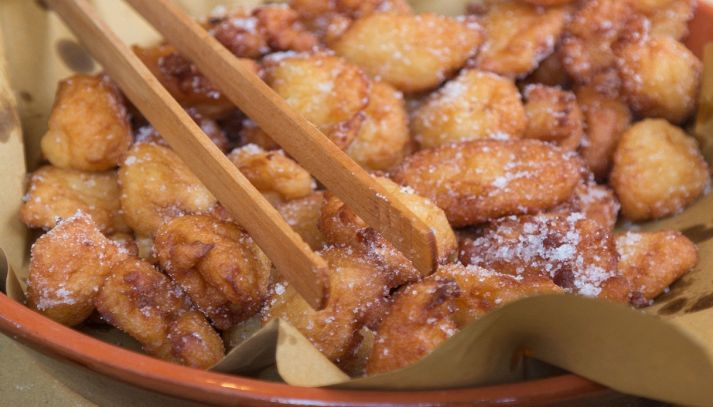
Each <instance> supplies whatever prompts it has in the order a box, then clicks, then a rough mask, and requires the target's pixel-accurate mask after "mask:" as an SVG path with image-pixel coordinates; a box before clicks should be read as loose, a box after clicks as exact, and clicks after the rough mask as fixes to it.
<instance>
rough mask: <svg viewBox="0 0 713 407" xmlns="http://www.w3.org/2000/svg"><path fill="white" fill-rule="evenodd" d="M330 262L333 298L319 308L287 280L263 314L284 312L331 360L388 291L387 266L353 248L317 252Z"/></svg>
mask: <svg viewBox="0 0 713 407" xmlns="http://www.w3.org/2000/svg"><path fill="white" fill-rule="evenodd" d="M319 254H320V255H321V256H322V257H323V258H324V259H325V260H326V261H327V263H328V265H329V299H328V300H327V305H326V307H325V308H324V309H322V310H321V311H315V310H314V309H313V308H311V307H310V306H309V304H307V302H305V300H304V299H302V297H301V296H300V295H299V294H298V293H297V291H295V289H294V288H293V287H292V286H290V285H288V284H287V283H284V282H280V283H277V284H275V286H274V296H273V298H272V300H271V302H270V303H269V305H268V309H267V310H266V312H265V315H264V319H263V320H264V321H265V322H267V321H269V320H271V319H273V318H282V319H284V320H286V321H287V322H289V323H290V324H291V325H292V326H294V327H295V328H297V329H298V330H299V331H300V332H301V333H302V334H303V335H305V336H306V337H307V339H309V340H310V341H311V342H312V343H313V344H314V346H315V347H316V348H317V349H319V350H320V351H321V352H322V353H323V354H324V355H325V356H326V357H327V358H329V359H330V360H331V361H334V362H337V363H339V362H340V360H341V359H342V358H343V357H345V356H347V355H348V354H349V353H350V352H351V351H352V349H353V348H354V347H355V346H356V345H357V342H358V338H357V336H356V334H357V332H358V331H359V330H360V329H361V328H362V326H364V325H368V324H371V323H373V321H374V320H375V319H378V317H379V316H380V315H381V312H382V311H383V308H384V304H385V299H386V296H387V295H388V293H389V290H388V288H387V284H386V279H385V276H384V274H383V272H382V271H381V270H380V269H379V268H377V267H376V266H375V265H374V264H372V263H370V262H369V261H368V259H365V258H363V257H362V256H359V255H357V254H356V253H355V252H354V251H353V250H351V249H349V248H329V249H326V250H324V251H322V252H320V253H319Z"/></svg>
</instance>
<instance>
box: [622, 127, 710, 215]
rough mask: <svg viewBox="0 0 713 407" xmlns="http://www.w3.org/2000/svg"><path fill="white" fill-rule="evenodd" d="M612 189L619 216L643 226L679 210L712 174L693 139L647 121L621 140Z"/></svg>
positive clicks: (680, 132)
mask: <svg viewBox="0 0 713 407" xmlns="http://www.w3.org/2000/svg"><path fill="white" fill-rule="evenodd" d="M611 185H612V187H613V188H614V191H615V192H616V194H617V196H618V197H619V200H620V201H621V209H622V214H623V215H624V216H625V217H627V218H628V219H631V220H634V221H643V220H648V219H657V218H661V217H665V216H669V215H673V214H675V213H678V212H679V211H681V210H683V208H685V207H686V206H687V205H688V204H690V203H691V202H693V201H694V200H696V198H698V197H699V196H700V195H701V194H702V193H703V192H704V191H705V190H706V188H707V187H708V186H709V185H710V172H709V168H708V165H707V164H706V162H705V160H704V159H703V157H702V156H701V153H700V151H699V150H698V144H697V143H696V140H695V139H694V138H693V137H689V136H688V135H687V134H686V133H685V132H684V131H683V130H681V129H680V128H678V127H676V126H673V125H671V124H670V123H668V122H667V121H666V120H663V119H647V120H644V121H641V122H639V123H637V124H635V125H634V126H632V127H631V128H630V129H629V130H627V131H626V132H625V133H624V135H623V136H622V138H621V141H620V142H619V146H618V147H617V150H616V153H615V154H614V167H613V169H612V174H611Z"/></svg>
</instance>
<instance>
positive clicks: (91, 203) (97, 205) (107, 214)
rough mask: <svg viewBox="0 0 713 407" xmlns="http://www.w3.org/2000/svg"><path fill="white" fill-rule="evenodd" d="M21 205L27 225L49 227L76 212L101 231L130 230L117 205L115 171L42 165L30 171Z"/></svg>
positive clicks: (21, 216)
mask: <svg viewBox="0 0 713 407" xmlns="http://www.w3.org/2000/svg"><path fill="white" fill-rule="evenodd" d="M29 184H30V186H29V188H28V190H27V194H26V195H25V197H24V201H23V204H22V207H21V208H20V218H21V219H22V221H23V222H24V223H25V224H26V225H27V226H29V227H33V228H44V229H51V228H53V227H54V226H55V225H56V224H57V220H58V219H66V218H68V217H70V216H72V215H74V214H75V213H76V212H77V211H82V212H84V213H86V214H87V215H89V217H91V218H92V220H93V221H94V223H95V224H96V225H97V227H98V228H99V230H101V231H102V232H103V233H109V234H111V233H116V232H129V227H128V226H127V225H126V222H124V218H123V216H122V215H121V212H120V210H121V207H120V205H119V185H118V184H117V178H116V172H101V173H98V172H97V173H95V172H84V171H78V170H72V169H65V168H57V167H52V166H49V165H48V166H44V167H42V168H40V169H38V170H37V171H35V172H33V173H32V176H31V177H30V183H29Z"/></svg>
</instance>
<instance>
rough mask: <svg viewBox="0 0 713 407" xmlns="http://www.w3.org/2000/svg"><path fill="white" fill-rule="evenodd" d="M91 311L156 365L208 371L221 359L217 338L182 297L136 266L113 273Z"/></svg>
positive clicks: (130, 263) (149, 269) (131, 262)
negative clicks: (129, 338)
mask: <svg viewBox="0 0 713 407" xmlns="http://www.w3.org/2000/svg"><path fill="white" fill-rule="evenodd" d="M96 306H97V310H98V311H99V313H100V314H101V316H102V318H104V319H105V320H106V321H107V322H109V323H110V324H111V325H113V326H115V327H117V328H119V329H121V330H122V331H124V332H126V333H127V334H129V335H131V336H132V337H133V338H134V339H136V340H137V341H139V343H141V345H142V347H143V349H144V351H146V352H147V353H149V354H151V355H153V356H156V357H158V358H160V359H164V360H168V361H172V362H176V363H180V364H183V365H187V366H192V367H198V368H204V369H207V368H209V367H210V366H212V365H213V364H215V363H216V362H218V361H219V360H220V359H221V358H222V357H223V354H224V353H225V350H224V348H223V341H222V340H221V339H220V336H219V335H218V334H217V333H216V332H215V331H214V330H213V328H212V327H211V326H210V324H208V321H206V319H205V317H204V316H203V315H202V314H200V313H199V312H198V311H195V310H194V309H193V307H192V306H191V303H190V300H188V298H187V297H186V295H185V294H184V293H183V291H181V289H180V288H178V287H177V286H175V285H174V284H173V283H172V282H171V280H169V279H168V277H166V276H165V275H163V274H161V273H160V272H159V271H157V270H156V269H155V268H153V266H151V265H150V264H148V263H145V262H143V261H141V260H138V259H131V258H129V259H126V260H124V261H122V262H120V263H118V264H117V265H115V266H114V267H113V268H112V270H111V274H110V275H109V276H108V278H107V279H106V281H105V282H104V285H103V286H102V288H101V290H99V294H98V295H97V299H96Z"/></svg>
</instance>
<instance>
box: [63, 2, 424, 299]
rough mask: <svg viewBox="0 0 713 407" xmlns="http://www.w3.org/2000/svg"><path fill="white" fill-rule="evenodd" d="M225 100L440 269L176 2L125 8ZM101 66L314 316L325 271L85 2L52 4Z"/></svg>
mask: <svg viewBox="0 0 713 407" xmlns="http://www.w3.org/2000/svg"><path fill="white" fill-rule="evenodd" d="M127 2H128V3H129V4H131V5H132V6H133V7H134V8H135V9H136V10H137V11H138V12H139V13H140V14H141V15H142V16H143V17H144V18H146V20H148V21H149V23H151V24H152V25H153V26H154V27H155V28H156V29H157V30H158V31H159V32H160V33H161V34H162V35H163V36H164V38H165V39H166V40H168V41H169V42H170V43H171V44H172V45H173V46H174V47H176V49H177V50H178V51H179V52H180V53H181V54H183V55H185V56H186V57H188V58H189V59H190V60H191V61H193V63H194V64H196V66H197V67H198V69H199V70H200V71H201V73H202V74H203V75H205V76H206V77H207V78H208V79H210V80H211V82H212V83H213V84H214V85H215V86H216V87H217V88H218V89H220V91H221V92H222V93H223V94H224V95H225V96H226V97H227V98H228V99H229V100H230V101H232V102H233V103H234V104H235V105H236V106H237V107H238V108H240V110H241V111H243V112H244V113H245V114H246V115H247V116H249V117H250V118H251V119H252V120H253V121H255V122H256V123H257V124H258V125H259V126H260V127H261V128H262V129H263V130H264V131H265V132H266V133H267V134H269V135H270V137H271V138H272V139H273V140H275V141H276V142H277V143H278V144H279V145H280V146H281V147H282V148H283V149H284V150H285V151H287V152H288V153H289V154H290V155H291V156H292V157H294V158H295V159H296V160H297V161H298V162H299V163H300V164H301V165H302V166H303V167H304V168H305V169H306V170H307V171H309V172H310V173H311V174H312V175H314V176H315V177H316V178H317V179H318V180H319V181H321V182H322V184H324V185H325V186H326V187H327V188H328V189H329V190H330V191H331V192H333V193H334V194H335V195H337V196H338V197H340V198H341V199H342V200H343V201H344V202H345V203H346V204H347V205H349V206H350V207H351V208H353V209H354V211H355V212H356V213H357V214H358V215H359V216H360V217H361V218H362V219H364V221H365V222H367V223H368V224H369V225H370V226H372V227H373V228H374V229H376V230H377V231H379V232H380V233H381V234H382V235H383V236H384V237H385V238H386V239H387V240H389V241H390V242H391V243H392V244H393V245H394V246H395V247H396V248H397V249H399V250H400V251H401V252H402V253H404V255H406V256H407V257H408V258H409V259H410V260H411V261H412V262H413V264H414V266H415V267H416V268H417V269H418V270H419V271H420V272H421V274H423V275H428V274H431V273H432V272H433V271H434V270H435V268H436V266H437V257H436V244H435V237H434V235H433V232H432V231H431V229H430V228H429V227H428V225H426V224H425V223H424V222H422V221H421V220H420V219H418V218H417V217H416V216H415V215H414V214H413V212H411V211H410V210H409V209H408V208H407V207H406V206H405V205H403V204H402V203H401V202H400V201H398V200H397V199H395V198H393V197H392V196H391V194H390V193H389V192H388V191H387V190H386V189H385V188H383V187H382V186H381V185H379V184H378V183H377V182H375V181H374V180H373V178H372V177H371V176H370V175H369V174H368V173H367V172H366V171H365V170H363V169H362V168H361V167H360V166H359V165H358V164H356V163H355V162H354V161H352V160H351V159H350V158H349V156H347V155H346V154H345V153H344V152H343V151H342V150H340V149H339V148H338V147H337V146H336V145H334V144H333V143H332V142H331V141H330V140H329V139H328V138H327V137H326V136H325V135H323V134H322V133H321V132H320V131H319V130H318V129H317V128H316V127H314V126H313V125H312V124H310V123H309V122H307V120H305V119H304V118H303V117H302V116H300V115H299V114H297V113H295V112H294V111H292V110H291V109H290V107H289V106H288V105H287V103H286V102H285V101H284V100H283V99H282V98H281V97H280V96H279V95H277V94H276V93H275V92H274V91H272V89H270V87H269V86H267V85H266V84H265V83H264V82H263V81H262V80H261V79H260V78H259V77H258V76H257V75H255V74H254V73H252V72H251V71H250V70H249V69H248V68H247V67H245V66H244V65H243V64H242V63H241V62H240V61H239V60H238V59H237V58H236V57H235V56H234V55H233V54H231V53H230V52H229V51H228V50H227V49H226V48H225V47H223V45H222V44H220V43H219V42H218V41H217V40H216V39H215V38H213V37H212V36H211V35H210V34H208V33H207V32H206V31H205V30H204V29H203V28H202V27H201V26H200V24H198V23H197V22H195V21H194V20H192V19H191V18H190V17H188V16H187V15H186V14H185V13H184V12H183V11H181V10H180V9H179V8H178V7H177V6H176V5H174V4H172V3H171V2H170V1H169V0H127ZM49 3H50V5H51V7H52V9H53V10H55V11H56V12H57V13H58V14H59V15H60V17H61V18H62V19H63V20H64V22H65V23H66V24H67V25H68V27H69V28H70V29H71V30H72V31H73V32H74V34H75V35H76V36H77V37H78V38H79V40H80V41H81V42H82V43H83V44H84V46H86V47H87V49H88V50H89V52H90V53H91V54H92V56H93V57H94V58H96V59H97V61H99V63H101V64H102V66H103V67H104V69H105V70H106V71H107V72H108V74H109V75H110V76H111V77H112V78H113V79H114V80H115V81H116V82H117V83H118V85H119V87H120V88H121V89H122V91H123V92H124V93H125V94H126V96H127V97H128V98H129V100H131V102H132V103H133V104H134V105H135V106H136V107H137V108H138V109H139V111H141V113H142V114H143V115H144V116H145V117H146V118H147V119H148V121H149V122H150V123H151V124H152V125H153V126H154V127H155V128H156V129H157V130H158V131H159V133H161V135H162V136H163V137H164V138H165V139H166V141H167V142H168V143H169V145H170V146H171V148H172V149H173V150H174V151H175V152H176V154H178V156H179V157H180V158H181V159H182V160H183V161H184V162H185V163H186V165H187V166H188V167H189V168H190V170H191V171H192V172H193V173H194V174H195V175H196V176H197V177H198V178H199V179H200V180H201V182H203V184H205V186H206V187H207V188H208V190H210V191H211V193H213V194H214V195H215V197H216V198H217V199H218V201H219V202H220V203H221V204H222V205H223V206H224V207H225V208H226V209H227V210H228V211H229V212H230V214H231V215H232V216H233V217H234V218H235V219H236V220H237V221H238V223H240V225H242V226H243V227H244V228H245V229H246V230H247V231H248V233H250V235H251V236H252V237H253V239H255V241H256V242H257V244H258V245H259V246H260V248H262V250H263V251H264V252H265V253H266V254H267V255H268V257H269V258H270V259H271V260H272V262H273V264H275V266H276V268H277V270H278V271H279V272H280V273H282V275H283V276H285V277H286V278H287V280H288V281H289V282H290V284H293V285H294V287H295V288H296V289H297V291H298V292H299V293H300V294H301V295H302V296H303V297H304V299H305V300H306V301H307V302H308V303H309V304H310V305H311V306H312V307H314V308H316V309H320V308H322V307H323V306H324V305H325V303H326V300H327V291H328V289H327V285H328V281H327V275H326V264H325V262H324V260H322V259H321V258H320V257H319V256H317V255H316V254H315V253H313V252H312V251H311V250H310V249H309V247H308V246H307V244H306V243H304V241H302V239H301V238H300V236H299V235H297V233H295V232H294V231H293V230H292V229H291V228H290V226H289V225H287V223H286V222H285V221H284V220H283V219H282V217H281V215H280V214H279V212H277V211H276V210H275V209H274V208H273V207H272V206H271V205H270V204H269V203H268V202H267V201H266V200H265V199H264V197H263V196H262V195H261V194H260V192H258V191H257V190H256V189H255V188H254V187H253V186H252V185H251V184H250V182H249V181H248V180H247V179H246V178H245V177H244V176H243V175H242V174H241V173H240V171H239V170H238V169H237V168H236V166H235V165H233V164H232V163H231V162H230V160H229V159H228V158H227V157H226V156H225V155H224V154H223V153H222V152H221V151H220V150H219V149H218V148H217V147H216V146H215V145H214V144H213V143H212V142H211V141H210V140H209V138H208V137H207V136H206V135H205V134H204V133H203V132H202V131H201V129H200V127H199V126H198V125H197V124H195V122H194V121H193V120H192V119H191V118H190V117H189V116H188V114H186V112H185V111H184V110H183V108H182V107H181V106H180V105H179V104H178V102H176V100H174V99H173V97H172V96H171V95H170V94H169V93H168V92H167V91H166V90H165V89H164V88H163V86H162V85H161V84H160V83H159V82H158V80H157V79H156V78H155V77H154V76H153V75H152V74H151V72H150V71H149V70H148V69H147V68H146V67H145V66H144V65H143V63H142V62H141V61H140V60H139V59H138V58H137V57H136V56H135V55H134V54H133V52H132V51H131V50H130V49H129V48H128V47H127V46H126V45H125V44H124V43H123V42H122V41H121V40H120V39H119V38H118V37H117V36H116V34H114V33H113V31H112V30H111V29H110V28H109V27H108V26H107V24H106V23H105V22H103V21H102V20H101V18H100V17H99V16H98V15H97V13H96V12H95V11H94V10H93V9H92V7H91V6H90V5H89V4H88V3H87V1H86V0H50V1H49Z"/></svg>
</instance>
